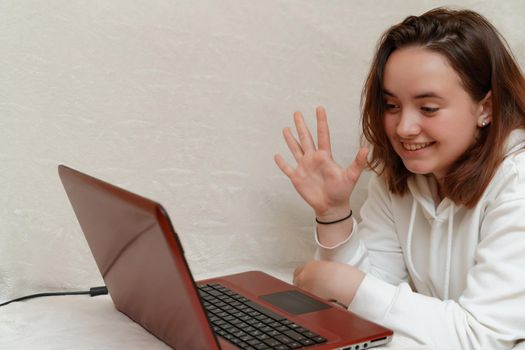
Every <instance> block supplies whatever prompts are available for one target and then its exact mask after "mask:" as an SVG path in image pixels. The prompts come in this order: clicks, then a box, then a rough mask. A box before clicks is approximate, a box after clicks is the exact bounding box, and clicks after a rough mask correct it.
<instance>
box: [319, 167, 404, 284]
mask: <svg viewBox="0 0 525 350" xmlns="http://www.w3.org/2000/svg"><path fill="white" fill-rule="evenodd" d="M361 218H362V222H361V223H360V224H359V225H358V224H357V222H356V221H355V220H354V226H353V231H352V233H351V235H350V236H349V237H348V239H347V240H346V241H344V242H341V243H339V244H338V245H337V246H334V247H325V246H323V245H321V244H320V243H319V240H318V238H317V233H316V234H315V240H316V242H317V245H318V249H317V252H316V255H315V257H316V259H319V260H330V261H338V262H342V263H346V264H350V265H352V266H355V267H357V268H359V269H360V270H361V271H363V272H365V273H370V274H372V275H374V276H376V277H378V278H380V279H382V280H384V281H386V282H389V283H391V284H394V285H398V284H399V283H401V282H407V281H408V272H407V269H406V266H405V262H404V258H403V252H402V249H401V246H400V244H399V240H398V236H397V234H396V229H395V223H394V220H393V215H392V211H391V199H390V193H389V192H388V189H387V188H386V184H385V183H384V182H383V181H382V180H381V179H379V178H378V177H377V176H373V177H372V178H371V180H370V182H369V184H368V197H367V200H366V202H365V203H364V205H363V207H362V208H361Z"/></svg>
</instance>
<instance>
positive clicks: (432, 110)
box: [421, 106, 439, 114]
mask: <svg viewBox="0 0 525 350" xmlns="http://www.w3.org/2000/svg"><path fill="white" fill-rule="evenodd" d="M421 110H422V111H423V112H425V113H428V114H432V113H436V112H437V111H439V108H437V107H425V106H423V107H421Z"/></svg>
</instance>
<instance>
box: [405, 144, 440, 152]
mask: <svg viewBox="0 0 525 350" xmlns="http://www.w3.org/2000/svg"><path fill="white" fill-rule="evenodd" d="M432 143H433V142H426V143H404V142H401V144H402V145H403V148H404V149H406V150H408V151H417V150H418V149H422V148H425V147H428V146H430V145H431V144H432Z"/></svg>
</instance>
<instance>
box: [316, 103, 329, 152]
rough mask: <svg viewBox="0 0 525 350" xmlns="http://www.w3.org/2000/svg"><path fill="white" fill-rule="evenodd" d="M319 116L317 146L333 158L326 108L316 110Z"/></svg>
mask: <svg viewBox="0 0 525 350" xmlns="http://www.w3.org/2000/svg"><path fill="white" fill-rule="evenodd" d="M315 111H316V115H317V145H318V146H319V149H321V150H324V151H327V152H328V153H330V156H332V146H331V144H330V130H329V129H328V121H327V118H326V111H325V109H324V107H322V106H319V107H317V108H316V110H315Z"/></svg>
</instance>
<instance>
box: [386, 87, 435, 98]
mask: <svg viewBox="0 0 525 350" xmlns="http://www.w3.org/2000/svg"><path fill="white" fill-rule="evenodd" d="M383 91H384V93H385V95H388V96H390V97H396V98H397V96H396V95H394V94H393V93H391V92H390V91H388V90H387V89H383ZM423 98H438V99H440V100H444V98H443V97H441V96H439V95H438V94H436V93H435V92H424V93H422V94H419V95H416V96H414V99H416V100H420V99H423Z"/></svg>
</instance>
